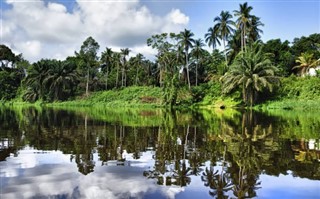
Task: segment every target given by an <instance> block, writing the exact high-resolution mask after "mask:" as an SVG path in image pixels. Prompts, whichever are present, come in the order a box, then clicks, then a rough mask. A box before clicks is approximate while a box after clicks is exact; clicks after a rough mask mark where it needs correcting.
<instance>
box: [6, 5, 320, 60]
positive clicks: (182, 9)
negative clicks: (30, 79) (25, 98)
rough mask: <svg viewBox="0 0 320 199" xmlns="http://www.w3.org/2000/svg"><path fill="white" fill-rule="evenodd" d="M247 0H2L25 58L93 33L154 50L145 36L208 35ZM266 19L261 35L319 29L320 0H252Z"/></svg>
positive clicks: (54, 53) (74, 45) (65, 49)
mask: <svg viewBox="0 0 320 199" xmlns="http://www.w3.org/2000/svg"><path fill="white" fill-rule="evenodd" d="M244 2H245V1H232V0H225V1H221V0H220V1H216V0H202V1H201V0H200V1H196V0H185V1H182V0H176V1H160V0H140V1H139V0H125V1H123V0H122V1H121V0H112V1H110V0H93V1H92V0H85V1H84V0H54V1H53V0H44V1H43V0H5V1H1V32H0V34H1V35H0V36H1V43H4V44H6V45H8V46H9V47H11V48H12V49H13V50H14V51H15V52H17V53H23V55H24V57H25V58H27V59H29V60H31V61H37V60H39V59H41V58H57V59H64V58H65V57H66V56H69V55H73V54H74V51H78V50H79V48H80V46H81V44H82V42H83V41H84V39H85V38H87V37H88V36H93V37H94V38H95V39H96V40H97V41H98V42H99V44H100V49H101V50H104V49H105V47H106V46H108V47H112V48H113V50H115V51H117V50H119V49H120V48H124V47H129V48H130V49H131V54H132V55H134V54H136V53H139V52H141V53H143V54H145V55H146V56H147V57H150V56H152V54H153V53H155V52H154V51H153V50H151V49H150V48H148V47H147V46H146V42H145V41H146V39H147V38H148V37H150V36H151V35H152V34H156V33H160V32H179V31H181V30H183V29H184V28H187V29H191V31H192V32H194V33H195V37H196V38H203V36H204V34H205V33H206V32H207V29H208V28H209V27H211V26H213V18H214V17H216V16H218V15H219V14H220V12H221V11H222V10H225V11H229V12H231V13H233V10H237V9H238V8H239V4H240V3H244ZM247 2H248V4H249V5H250V6H252V7H253V10H252V14H254V15H256V16H258V17H260V18H261V21H262V22H263V23H264V24H265V26H264V27H262V28H261V29H262V30H263V32H264V33H263V35H262V40H263V41H264V42H266V41H267V40H270V39H276V38H280V39H281V40H282V41H284V40H289V41H293V39H294V38H296V37H301V36H308V35H310V34H313V33H320V0H311V1H308V0H301V1H293V0H279V1H277V0H267V1H265V0H255V1H247Z"/></svg>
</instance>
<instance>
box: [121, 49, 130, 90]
mask: <svg viewBox="0 0 320 199" xmlns="http://www.w3.org/2000/svg"><path fill="white" fill-rule="evenodd" d="M129 52H130V50H129V49H128V48H124V49H121V63H122V67H121V69H122V72H121V86H122V87H123V86H126V84H127V74H126V69H127V59H126V56H128V55H129Z"/></svg>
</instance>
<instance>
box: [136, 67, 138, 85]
mask: <svg viewBox="0 0 320 199" xmlns="http://www.w3.org/2000/svg"><path fill="white" fill-rule="evenodd" d="M138 69H139V68H138V67H137V72H136V86H137V85H138V72H139V71H138Z"/></svg>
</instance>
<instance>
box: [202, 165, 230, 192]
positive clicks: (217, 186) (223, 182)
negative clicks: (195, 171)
mask: <svg viewBox="0 0 320 199" xmlns="http://www.w3.org/2000/svg"><path fill="white" fill-rule="evenodd" d="M201 180H202V181H204V182H205V183H204V185H205V186H206V187H210V189H212V190H210V191H209V194H210V195H211V196H212V197H215V196H216V197H217V198H228V196H226V195H225V193H226V192H228V191H230V190H231V189H232V182H231V180H230V176H229V174H226V173H225V174H223V173H222V174H218V170H216V171H215V172H214V170H213V167H210V170H209V169H208V168H206V171H205V172H203V175H202V176H201Z"/></svg>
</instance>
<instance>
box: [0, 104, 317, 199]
mask: <svg viewBox="0 0 320 199" xmlns="http://www.w3.org/2000/svg"><path fill="white" fill-rule="evenodd" d="M318 115H320V114H317V113H310V112H292V111H281V112H271V113H270V112H269V113H257V112H252V111H246V112H241V111H236V110H217V111H199V112H189V111H166V110H161V109H154V110H139V109H120V110H118V109H112V110H110V109H102V108H99V109H98V108H97V109H79V108H78V109H76V110H72V109H69V110H54V109H48V108H47V109H43V108H12V107H6V108H5V107H2V108H0V168H1V170H0V177H1V179H0V198H1V199H2V198H19V199H20V198H183V199H184V198H245V197H247V198H320V117H319V116H318Z"/></svg>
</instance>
